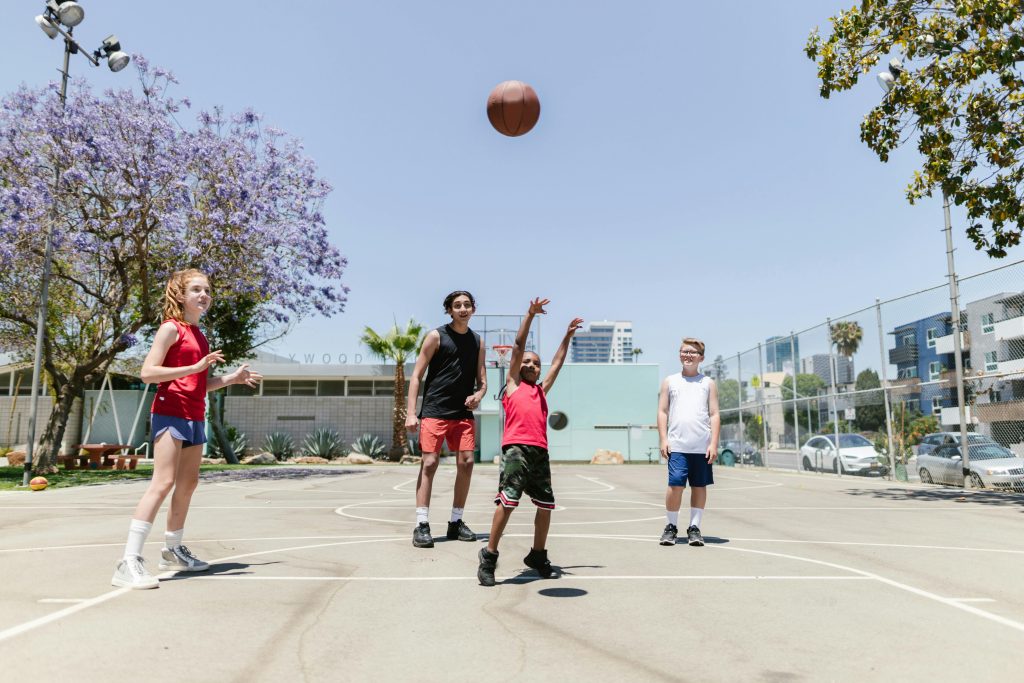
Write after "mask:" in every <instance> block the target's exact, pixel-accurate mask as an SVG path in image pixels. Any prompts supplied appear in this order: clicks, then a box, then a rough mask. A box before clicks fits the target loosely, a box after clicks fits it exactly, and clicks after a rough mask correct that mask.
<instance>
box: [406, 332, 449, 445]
mask: <svg viewBox="0 0 1024 683" xmlns="http://www.w3.org/2000/svg"><path fill="white" fill-rule="evenodd" d="M440 346H441V335H440V334H438V332H437V330H431V331H430V332H428V333H427V338H426V339H424V340H423V346H422V347H420V353H419V355H418V356H416V367H415V368H413V371H412V377H410V378H409V393H408V395H407V397H406V403H405V428H406V430H408V431H410V432H414V431H416V428H417V427H419V426H420V419H419V418H418V417H416V397H417V396H419V394H420V382H422V381H423V373H425V372H426V371H427V366H428V365H430V360H431V359H432V358H433V357H434V354H435V353H437V349H438V348H439V347H440Z"/></svg>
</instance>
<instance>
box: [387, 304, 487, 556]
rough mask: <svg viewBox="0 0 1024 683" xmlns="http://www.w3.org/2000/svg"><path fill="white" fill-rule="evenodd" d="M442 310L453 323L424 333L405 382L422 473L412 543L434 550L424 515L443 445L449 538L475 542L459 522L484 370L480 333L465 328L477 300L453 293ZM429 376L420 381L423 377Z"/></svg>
mask: <svg viewBox="0 0 1024 683" xmlns="http://www.w3.org/2000/svg"><path fill="white" fill-rule="evenodd" d="M444 310H445V312H446V313H448V315H450V316H451V317H452V321H451V322H450V323H448V324H447V325H444V326H443V327H439V328H437V329H436V330H431V331H430V332H428V333H427V337H426V339H424V340H423V347H422V348H421V349H420V354H419V356H418V357H417V358H416V368H415V369H414V370H413V373H412V377H410V380H409V394H408V398H407V401H408V403H407V405H406V415H407V417H406V420H405V428H406V429H407V430H409V431H410V432H414V431H416V429H417V428H419V430H420V449H421V451H422V457H421V459H420V473H419V476H418V477H417V479H416V527H415V528H414V529H413V535H412V544H413V545H414V546H416V547H417V548H433V547H434V539H433V537H432V536H431V535H430V524H429V520H428V513H429V507H430V494H431V490H432V488H433V485H434V474H435V473H436V472H437V463H438V458H439V456H440V453H441V446H442V444H444V443H445V442H447V444H448V449H449V450H451V451H453V452H454V453H455V454H456V463H457V467H458V470H457V473H456V476H455V495H454V500H453V502H452V515H451V520H450V521H449V522H448V532H447V534H446V536H447V538H448V539H449V540H459V541H475V540H476V534H474V533H473V532H472V531H470V529H469V527H468V526H466V523H465V522H464V521H463V520H462V513H463V510H464V509H465V507H466V498H467V497H468V495H469V483H470V479H471V478H472V476H473V450H474V447H475V445H476V430H475V429H474V423H473V411H474V410H475V409H476V408H477V407H478V406H479V405H480V400H481V399H482V398H483V396H484V394H486V393H487V374H486V371H485V370H484V347H483V345H482V344H481V343H480V335H478V334H477V333H476V332H473V330H471V329H469V319H470V318H471V317H473V314H474V313H475V312H476V301H475V300H474V299H473V295H472V294H470V293H469V292H466V291H461V290H460V291H455V292H452V293H451V294H449V295H448V296H447V297H445V300H444ZM424 372H426V373H427V378H426V381H425V382H423V374H424ZM421 382H423V384H424V388H423V403H422V406H421V408H420V411H419V413H417V412H416V398H417V396H418V395H419V390H420V383H421Z"/></svg>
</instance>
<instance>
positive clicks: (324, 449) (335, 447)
mask: <svg viewBox="0 0 1024 683" xmlns="http://www.w3.org/2000/svg"><path fill="white" fill-rule="evenodd" d="M302 452H303V453H304V454H305V455H315V456H317V457H320V458H327V459H328V460H330V459H332V458H336V457H338V456H340V455H345V447H344V446H343V445H342V442H341V437H340V436H338V433H337V432H336V431H334V430H333V429H328V428H327V427H322V428H320V429H317V430H315V431H313V432H310V433H309V434H307V435H306V440H305V441H303V442H302Z"/></svg>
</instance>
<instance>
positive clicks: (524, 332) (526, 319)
mask: <svg viewBox="0 0 1024 683" xmlns="http://www.w3.org/2000/svg"><path fill="white" fill-rule="evenodd" d="M549 303H551V300H550V299H541V298H540V297H537V298H536V299H534V300H533V301H531V302H530V308H529V309H528V310H527V311H526V315H524V316H523V321H522V322H521V323H519V331H518V332H516V341H515V344H514V345H513V346H512V358H511V360H510V361H509V365H508V379H506V380H505V384H519V369H520V368H521V367H522V365H523V354H524V353H526V339H527V337H529V336H530V325H532V324H533V317H534V316H535V315H537V314H538V313H539V314H541V315H544V314H546V313H547V311H545V310H544V307H545V306H547V305H548V304H549Z"/></svg>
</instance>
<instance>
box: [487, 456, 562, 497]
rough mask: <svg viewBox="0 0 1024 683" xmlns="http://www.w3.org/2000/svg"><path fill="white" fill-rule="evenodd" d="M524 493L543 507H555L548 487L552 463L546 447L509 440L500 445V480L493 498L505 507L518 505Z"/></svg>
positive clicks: (552, 494) (552, 495) (549, 485)
mask: <svg viewBox="0 0 1024 683" xmlns="http://www.w3.org/2000/svg"><path fill="white" fill-rule="evenodd" d="M523 493H525V494H526V495H528V496H529V497H530V500H531V501H533V504H534V505H536V506H537V507H539V508H541V509H544V510H554V509H555V494H554V493H553V492H552V491H551V463H550V461H549V459H548V449H546V448H541V447H540V446H528V445H524V444H509V445H508V446H503V447H502V449H501V481H500V482H499V483H498V495H497V496H495V498H494V502H495V503H496V504H498V503H500V504H501V505H503V506H505V507H507V508H514V507H518V506H519V499H520V498H521V497H522V495H523Z"/></svg>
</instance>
